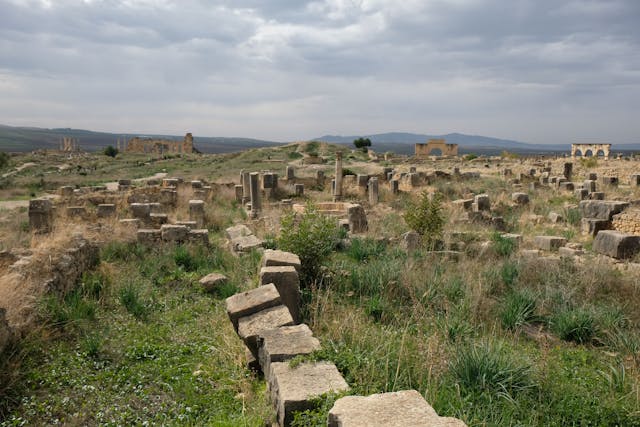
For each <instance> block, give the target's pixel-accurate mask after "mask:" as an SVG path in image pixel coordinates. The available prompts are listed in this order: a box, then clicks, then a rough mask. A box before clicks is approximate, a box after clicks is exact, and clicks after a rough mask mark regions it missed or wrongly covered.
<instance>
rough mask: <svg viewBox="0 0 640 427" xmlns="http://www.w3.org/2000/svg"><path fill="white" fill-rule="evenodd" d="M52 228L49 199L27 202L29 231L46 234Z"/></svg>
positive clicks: (51, 207)
mask: <svg viewBox="0 0 640 427" xmlns="http://www.w3.org/2000/svg"><path fill="white" fill-rule="evenodd" d="M52 227H53V204H52V203H51V200H49V199H32V200H29V229H30V230H31V231H34V232H37V233H48V232H49V231H51V228H52Z"/></svg>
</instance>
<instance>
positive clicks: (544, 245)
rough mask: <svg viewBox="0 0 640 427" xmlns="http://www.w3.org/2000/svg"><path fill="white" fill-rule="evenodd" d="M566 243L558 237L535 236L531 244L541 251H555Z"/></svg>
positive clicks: (562, 238)
mask: <svg viewBox="0 0 640 427" xmlns="http://www.w3.org/2000/svg"><path fill="white" fill-rule="evenodd" d="M566 243H567V239H565V238H564V237H558V236H536V237H534V239H533V244H534V245H535V246H536V247H537V248H538V249H542V250H543V251H555V250H557V249H558V248H559V247H561V246H564V245H565V244H566Z"/></svg>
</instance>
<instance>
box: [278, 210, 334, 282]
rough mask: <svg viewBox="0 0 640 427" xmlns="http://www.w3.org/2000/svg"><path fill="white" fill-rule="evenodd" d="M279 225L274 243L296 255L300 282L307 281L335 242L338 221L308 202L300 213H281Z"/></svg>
mask: <svg viewBox="0 0 640 427" xmlns="http://www.w3.org/2000/svg"><path fill="white" fill-rule="evenodd" d="M281 226H282V229H281V233H280V238H279V239H278V247H279V248H280V249H282V250H284V251H289V252H293V253H295V254H297V255H298V256H299V257H300V263H301V264H302V265H301V271H300V275H301V284H302V285H303V286H305V285H309V284H310V283H311V282H313V281H315V280H316V279H318V277H319V275H320V267H321V266H322V263H323V262H324V261H325V260H326V259H327V257H328V256H329V254H330V253H331V251H333V249H334V248H335V246H336V244H337V242H338V224H337V223H336V221H335V220H334V219H333V218H330V217H328V216H325V215H323V214H321V213H320V212H319V211H318V209H317V208H316V206H315V205H314V204H313V203H311V202H309V203H307V205H306V207H305V211H304V213H303V214H301V215H299V216H296V214H295V212H291V213H288V214H286V215H284V217H283V218H282V221H281Z"/></svg>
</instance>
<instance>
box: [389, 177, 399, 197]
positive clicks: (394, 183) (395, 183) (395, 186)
mask: <svg viewBox="0 0 640 427" xmlns="http://www.w3.org/2000/svg"><path fill="white" fill-rule="evenodd" d="M389 183H390V184H391V193H393V194H398V191H399V185H398V184H399V183H398V180H397V179H392V180H391V181H389Z"/></svg>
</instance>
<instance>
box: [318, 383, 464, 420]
mask: <svg viewBox="0 0 640 427" xmlns="http://www.w3.org/2000/svg"><path fill="white" fill-rule="evenodd" d="M327 426H328V427H407V426H412V427H414V426H415V427H418V426H424V427H465V426H466V424H465V423H464V422H462V421H461V420H459V419H457V418H451V417H441V416H439V415H438V414H437V413H436V411H435V410H434V409H433V408H432V407H431V405H429V404H428V403H427V401H426V400H424V398H423V397H422V395H421V394H420V393H418V392H417V391H415V390H405V391H396V392H391V393H381V394H373V395H371V396H345V397H342V398H340V399H338V400H336V402H335V404H334V405H333V407H332V408H331V410H330V411H329V419H328V424H327Z"/></svg>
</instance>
